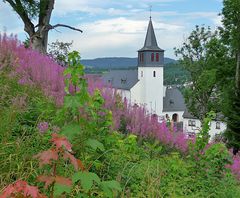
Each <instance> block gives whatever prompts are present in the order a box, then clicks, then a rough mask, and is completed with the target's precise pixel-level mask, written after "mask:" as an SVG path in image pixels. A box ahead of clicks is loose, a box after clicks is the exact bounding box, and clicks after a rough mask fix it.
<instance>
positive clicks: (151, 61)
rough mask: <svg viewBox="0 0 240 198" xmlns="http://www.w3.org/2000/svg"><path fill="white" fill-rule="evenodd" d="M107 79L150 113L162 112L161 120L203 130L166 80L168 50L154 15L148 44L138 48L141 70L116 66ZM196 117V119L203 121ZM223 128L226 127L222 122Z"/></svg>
mask: <svg viewBox="0 0 240 198" xmlns="http://www.w3.org/2000/svg"><path fill="white" fill-rule="evenodd" d="M103 80H104V82H105V83H106V84H110V85H111V86H112V87H113V88H116V89H117V91H118V93H119V94H120V95H121V96H122V97H123V98H126V99H127V100H128V101H129V102H130V103H132V104H138V105H143V106H145V108H146V110H147V111H148V113H149V114H156V115H158V116H159V120H162V119H170V120H172V121H173V122H181V123H183V130H185V131H186V132H187V133H196V132H197V130H199V128H194V127H192V126H189V125H188V124H189V123H188V122H189V119H193V118H192V117H189V118H188V115H186V113H185V116H184V112H186V105H185V102H184V98H183V95H182V94H181V92H180V91H179V90H178V89H177V88H173V87H171V86H164V84H163V80H164V50H163V49H161V48H160V47H159V46H158V44H157V40H156V36H155V33H154V28H153V24H152V20H151V17H150V20H149V24H148V28H147V34H146V38H145V42H144V46H143V47H142V48H141V49H140V50H138V65H137V70H113V71H110V72H109V73H107V74H105V75H104V76H103ZM189 115H190V114H189ZM194 119H195V118H194ZM195 120H196V121H195V122H196V123H198V122H200V121H199V120H197V119H195ZM220 125H221V126H222V125H224V124H223V123H221V124H220ZM220 128H221V127H220ZM222 129H225V127H223V126H222ZM215 132H216V130H213V131H211V132H210V133H211V136H213V135H214V134H215ZM217 132H218V130H217Z"/></svg>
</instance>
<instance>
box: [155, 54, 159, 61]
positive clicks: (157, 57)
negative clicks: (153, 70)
mask: <svg viewBox="0 0 240 198" xmlns="http://www.w3.org/2000/svg"><path fill="white" fill-rule="evenodd" d="M156 61H157V62H159V53H156Z"/></svg>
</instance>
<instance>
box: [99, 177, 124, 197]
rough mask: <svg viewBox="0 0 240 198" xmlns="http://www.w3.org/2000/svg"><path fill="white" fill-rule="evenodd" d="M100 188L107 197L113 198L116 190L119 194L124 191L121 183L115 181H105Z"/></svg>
mask: <svg viewBox="0 0 240 198" xmlns="http://www.w3.org/2000/svg"><path fill="white" fill-rule="evenodd" d="M100 186H101V189H102V190H103V192H104V193H105V195H106V196H107V197H113V191H114V190H116V191H118V192H120V191H121V190H122V188H121V186H120V184H119V182H117V181H115V180H111V181H103V182H101V185H100Z"/></svg>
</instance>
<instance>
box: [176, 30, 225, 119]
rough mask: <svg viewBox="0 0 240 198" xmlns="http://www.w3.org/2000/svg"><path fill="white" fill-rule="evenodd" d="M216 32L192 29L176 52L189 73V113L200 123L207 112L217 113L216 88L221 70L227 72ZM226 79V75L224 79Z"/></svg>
mask: <svg viewBox="0 0 240 198" xmlns="http://www.w3.org/2000/svg"><path fill="white" fill-rule="evenodd" d="M218 35H219V33H218V32H212V31H211V29H210V28H209V27H208V28H205V27H204V26H202V27H199V26H196V29H195V30H193V31H192V33H191V34H190V36H189V37H188V39H187V41H186V42H184V43H183V46H182V47H181V48H180V49H175V53H176V55H177V56H180V58H181V59H180V64H181V65H182V66H183V67H184V69H186V70H187V71H188V72H189V75H190V79H189V80H190V82H191V83H192V85H191V86H190V87H189V88H187V89H186V91H185V94H184V96H185V101H186V103H187V107H188V109H189V111H190V112H191V113H192V114H193V115H194V116H195V117H197V118H199V119H200V120H202V119H203V118H204V117H205V116H206V114H207V112H209V111H211V110H214V111H217V112H218V111H219V110H220V109H219V107H218V106H219V100H218V97H217V96H218V86H217V85H218V84H219V82H220V81H221V80H218V79H220V78H219V76H222V75H223V73H222V69H221V68H224V67H225V68H228V67H227V65H228V63H227V61H228V60H229V58H228V48H227V47H226V46H224V45H223V44H222V42H221V40H219V38H218ZM225 77H226V75H225Z"/></svg>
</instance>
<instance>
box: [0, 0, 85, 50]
mask: <svg viewBox="0 0 240 198" xmlns="http://www.w3.org/2000/svg"><path fill="white" fill-rule="evenodd" d="M3 1H4V2H8V3H9V5H10V6H11V7H12V8H13V10H14V11H15V12H16V13H17V14H18V15H19V17H20V18H21V19H22V21H23V23H24V30H25V31H26V32H27V34H28V35H29V38H30V43H31V45H32V48H33V49H35V50H38V51H39V52H41V53H46V52H47V44H48V32H49V30H52V29H55V28H57V27H66V28H70V29H72V30H76V31H79V32H82V30H80V29H77V28H74V27H71V26H68V25H65V24H55V25H51V24H50V19H51V15H52V11H53V9H54V2H55V1H54V0H3ZM36 19H37V24H36V25H34V23H33V21H34V20H36Z"/></svg>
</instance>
